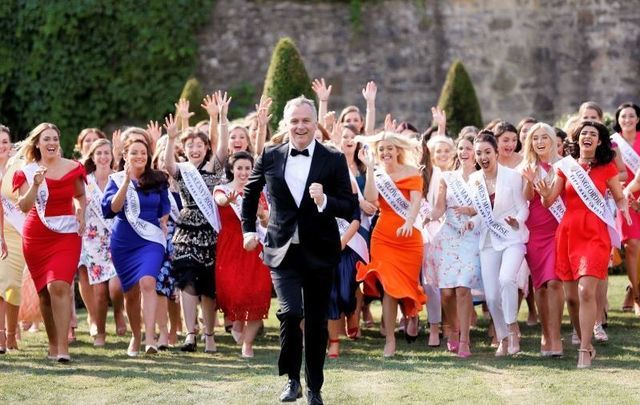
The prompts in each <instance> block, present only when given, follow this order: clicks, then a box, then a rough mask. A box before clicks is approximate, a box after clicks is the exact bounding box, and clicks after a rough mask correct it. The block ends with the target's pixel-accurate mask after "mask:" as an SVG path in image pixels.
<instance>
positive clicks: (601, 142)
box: [536, 121, 629, 368]
mask: <svg viewBox="0 0 640 405" xmlns="http://www.w3.org/2000/svg"><path fill="white" fill-rule="evenodd" d="M572 139H574V140H575V139H577V147H576V148H573V149H574V150H576V151H578V156H577V157H576V158H577V159H576V160H577V163H576V162H575V161H573V159H574V158H573V157H571V156H568V157H565V158H564V159H563V160H561V161H560V162H558V163H557V165H559V166H560V168H561V170H558V172H557V174H558V175H557V176H556V177H555V179H554V182H553V185H551V186H549V185H547V184H546V182H545V181H544V180H541V181H539V182H538V183H536V189H537V191H538V193H539V194H540V196H541V197H542V203H543V205H544V206H545V207H549V206H551V204H553V202H554V201H555V200H556V198H558V196H559V195H560V193H561V192H562V191H564V193H565V201H566V213H565V214H564V216H563V217H562V221H561V222H560V224H559V225H558V229H557V231H556V275H557V276H558V278H560V280H562V281H563V282H564V290H565V296H566V299H567V306H568V309H569V317H570V318H571V323H572V324H573V327H574V328H575V330H576V332H577V334H578V337H579V338H580V349H579V350H578V368H587V367H590V366H591V360H593V358H595V349H594V348H593V346H592V345H591V337H592V335H593V326H594V324H595V321H596V313H597V310H596V287H597V285H598V281H599V280H603V279H604V278H605V277H606V275H607V270H608V265H609V253H610V252H611V244H612V240H611V236H610V233H609V229H608V228H609V226H608V225H607V223H605V222H604V221H603V220H602V219H600V217H599V216H598V215H596V214H595V213H594V211H592V210H591V208H589V207H588V206H587V204H586V203H585V201H583V199H582V198H581V197H580V195H579V194H578V192H577V191H576V189H575V188H574V185H573V183H572V182H571V181H569V180H568V178H567V173H566V172H570V173H576V172H577V173H579V171H580V170H584V171H585V172H586V174H587V176H588V179H591V182H592V183H593V184H594V185H595V187H596V188H597V192H598V193H599V194H600V196H596V197H597V198H593V200H592V199H588V200H587V203H590V204H589V205H596V203H597V202H598V201H595V200H596V199H602V196H604V195H605V193H606V191H607V189H608V190H609V191H610V192H611V194H612V195H613V198H614V199H615V201H616V205H617V207H618V209H619V210H620V211H621V212H622V213H623V214H624V215H625V218H626V219H627V221H628V220H629V213H628V209H627V199H626V198H624V195H623V193H622V186H621V185H620V181H619V180H618V168H617V167H616V165H615V163H614V162H613V159H614V155H615V153H614V152H613V150H612V149H611V141H610V139H609V131H608V130H607V128H606V127H605V126H604V125H602V124H600V123H598V122H594V121H583V122H582V123H581V124H580V125H578V127H577V128H576V132H575V134H574V136H572ZM578 165H579V166H578ZM580 167H582V169H580ZM581 183H582V184H585V183H586V181H582V182H581ZM583 188H584V190H583V191H585V190H586V191H589V190H587V187H583ZM592 191H595V190H592ZM594 194H595V193H594ZM589 195H591V194H589ZM605 205H606V204H605ZM607 210H608V209H605V212H606V211H607ZM605 215H606V214H605ZM611 221H613V214H611Z"/></svg>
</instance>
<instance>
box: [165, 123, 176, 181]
mask: <svg viewBox="0 0 640 405" xmlns="http://www.w3.org/2000/svg"><path fill="white" fill-rule="evenodd" d="M164 128H165V129H166V130H167V147H166V148H164V167H165V169H166V170H167V173H169V176H171V177H175V176H176V170H177V167H176V158H175V156H176V155H175V153H176V138H177V137H178V126H177V123H176V120H175V119H174V118H173V115H171V114H169V116H168V117H166V118H165V119H164Z"/></svg>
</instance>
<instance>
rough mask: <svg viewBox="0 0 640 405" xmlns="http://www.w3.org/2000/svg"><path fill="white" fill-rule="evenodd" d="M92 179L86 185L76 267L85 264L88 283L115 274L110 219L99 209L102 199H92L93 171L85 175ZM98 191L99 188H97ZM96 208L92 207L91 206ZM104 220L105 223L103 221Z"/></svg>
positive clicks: (103, 279) (105, 278)
mask: <svg viewBox="0 0 640 405" xmlns="http://www.w3.org/2000/svg"><path fill="white" fill-rule="evenodd" d="M87 177H88V178H89V179H91V180H93V181H89V182H88V185H87V193H86V195H87V210H86V214H85V221H86V226H85V232H84V235H82V253H81V254H80V263H79V264H78V267H80V266H85V267H86V268H87V274H88V276H89V284H91V285H94V284H99V283H103V282H105V281H109V280H110V279H112V278H113V277H115V276H116V269H115V267H113V261H112V260H111V227H112V225H113V223H112V221H109V220H105V219H104V217H103V216H102V212H101V211H100V212H96V211H97V210H100V209H101V205H100V204H101V203H102V201H92V200H91V199H92V197H91V193H90V192H89V191H90V190H91V188H92V187H95V186H96V183H95V176H94V175H93V173H91V174H89V175H88V176H87ZM98 191H99V190H98ZM94 204H95V207H96V208H97V210H96V209H93V208H92V206H94ZM105 222H106V223H105Z"/></svg>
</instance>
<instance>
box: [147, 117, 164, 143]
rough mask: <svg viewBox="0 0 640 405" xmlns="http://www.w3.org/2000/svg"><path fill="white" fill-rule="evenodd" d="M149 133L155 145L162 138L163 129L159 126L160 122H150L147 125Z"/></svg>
mask: <svg viewBox="0 0 640 405" xmlns="http://www.w3.org/2000/svg"><path fill="white" fill-rule="evenodd" d="M147 132H148V133H149V136H150V137H151V142H153V144H154V145H155V143H156V142H158V139H160V137H161V136H162V128H161V127H160V125H158V121H149V123H148V124H147Z"/></svg>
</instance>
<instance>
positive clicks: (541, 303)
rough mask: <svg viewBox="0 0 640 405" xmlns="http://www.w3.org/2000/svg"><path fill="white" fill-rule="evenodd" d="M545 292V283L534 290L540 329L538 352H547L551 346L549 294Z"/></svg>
mask: <svg viewBox="0 0 640 405" xmlns="http://www.w3.org/2000/svg"><path fill="white" fill-rule="evenodd" d="M547 292H548V291H547V286H546V285H544V286H542V287H540V288H537V289H536V290H535V292H534V296H535V300H536V306H537V307H538V316H539V317H540V327H541V329H542V336H540V352H549V351H550V347H551V339H550V336H549V333H550V331H549V302H548V300H549V295H548V294H547Z"/></svg>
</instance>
